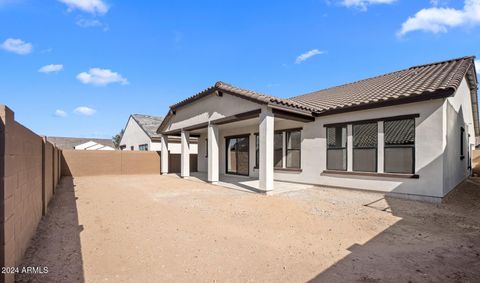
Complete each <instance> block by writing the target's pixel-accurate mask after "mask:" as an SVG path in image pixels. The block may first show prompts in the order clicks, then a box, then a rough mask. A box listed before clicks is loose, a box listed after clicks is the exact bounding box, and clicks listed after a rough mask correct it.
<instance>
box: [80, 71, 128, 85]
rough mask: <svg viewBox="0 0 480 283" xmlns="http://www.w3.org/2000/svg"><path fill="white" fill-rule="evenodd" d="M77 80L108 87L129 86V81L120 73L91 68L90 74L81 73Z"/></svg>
mask: <svg viewBox="0 0 480 283" xmlns="http://www.w3.org/2000/svg"><path fill="white" fill-rule="evenodd" d="M77 79H78V80H79V81H80V82H82V83H84V84H92V85H102V86H103V85H108V84H111V83H119V84H122V85H126V84H128V80H127V79H126V78H124V77H122V75H120V74H119V73H116V72H112V71H111V70H108V69H100V68H91V69H90V70H88V72H81V73H80V74H78V75H77Z"/></svg>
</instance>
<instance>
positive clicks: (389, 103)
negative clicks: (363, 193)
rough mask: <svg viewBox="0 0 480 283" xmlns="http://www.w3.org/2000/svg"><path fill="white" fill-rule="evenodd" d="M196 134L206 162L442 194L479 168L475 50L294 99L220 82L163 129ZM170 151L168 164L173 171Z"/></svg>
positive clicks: (172, 114)
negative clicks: (475, 164)
mask: <svg viewBox="0 0 480 283" xmlns="http://www.w3.org/2000/svg"><path fill="white" fill-rule="evenodd" d="M158 133H160V134H161V138H162V140H166V139H168V137H169V136H172V135H180V136H181V142H182V144H184V145H185V146H183V147H182V155H181V160H182V166H181V175H182V176H184V177H185V176H189V169H188V168H189V166H188V165H189V159H188V153H189V147H188V146H187V145H188V138H189V137H191V136H196V137H198V144H199V154H198V161H197V162H198V164H197V165H198V171H201V172H206V173H207V175H208V181H210V182H212V183H215V182H217V181H218V180H219V175H220V174H233V175H246V176H250V177H255V178H258V179H259V187H260V189H261V190H263V191H265V192H268V191H271V190H274V189H275V188H274V182H273V181H274V180H281V181H288V182H299V183H308V184H316V185H325V186H335V187H347V188H355V189H362V190H375V191H382V192H388V193H391V194H394V195H403V196H409V197H412V198H417V199H427V200H435V201H436V200H440V199H441V198H443V197H444V196H445V195H447V193H448V192H450V191H451V190H452V189H453V188H454V187H455V186H457V185H458V184H459V183H461V182H462V181H463V180H465V179H466V178H467V177H468V176H470V174H471V165H470V164H471V163H470V162H471V150H472V149H473V148H474V146H475V144H476V143H475V137H476V136H479V119H478V104H477V76H476V71H475V65H474V57H464V58H458V59H453V60H448V61H443V62H437V63H431V64H426V65H419V66H414V67H411V68H408V69H405V70H401V71H396V72H393V73H388V74H384V75H380V76H376V77H373V78H369V79H365V80H360V81H357V82H353V83H349V84H345V85H341V86H337V87H332V88H328V89H325V90H320V91H315V92H311V93H307V94H304V95H300V96H295V97H292V98H289V99H284V98H278V97H273V96H268V95H264V94H260V93H257V92H254V91H250V90H246V89H241V88H238V87H234V86H232V85H229V84H226V83H222V82H218V83H216V84H215V85H214V86H212V87H210V88H208V89H206V90H204V91H202V92H200V93H198V94H196V95H194V96H192V97H190V98H187V99H185V100H183V101H181V102H179V103H177V104H174V105H172V106H171V107H170V111H169V112H168V114H167V116H166V118H165V119H164V120H163V122H162V124H161V125H160V127H159V129H158ZM167 158H168V156H167V155H166V154H162V173H166V172H168V168H166V167H167V166H163V164H166V163H167V162H164V161H165V160H167Z"/></svg>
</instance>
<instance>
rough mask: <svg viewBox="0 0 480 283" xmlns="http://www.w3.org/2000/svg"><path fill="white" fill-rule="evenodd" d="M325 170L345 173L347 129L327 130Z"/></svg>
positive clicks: (340, 127) (342, 127)
mask: <svg viewBox="0 0 480 283" xmlns="http://www.w3.org/2000/svg"><path fill="white" fill-rule="evenodd" d="M327 169H329V170H343V171H347V127H346V126H338V127H329V128H327Z"/></svg>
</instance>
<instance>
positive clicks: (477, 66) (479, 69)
mask: <svg viewBox="0 0 480 283" xmlns="http://www.w3.org/2000/svg"><path fill="white" fill-rule="evenodd" d="M475 69H476V70H477V74H478V75H480V60H475Z"/></svg>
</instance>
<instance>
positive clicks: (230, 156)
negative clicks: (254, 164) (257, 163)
mask: <svg viewBox="0 0 480 283" xmlns="http://www.w3.org/2000/svg"><path fill="white" fill-rule="evenodd" d="M225 149H226V150H225V153H226V158H225V160H226V163H227V164H226V166H225V168H226V173H227V174H235V175H244V176H248V175H249V169H248V167H249V136H248V135H245V136H235V137H227V138H226V146H225Z"/></svg>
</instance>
